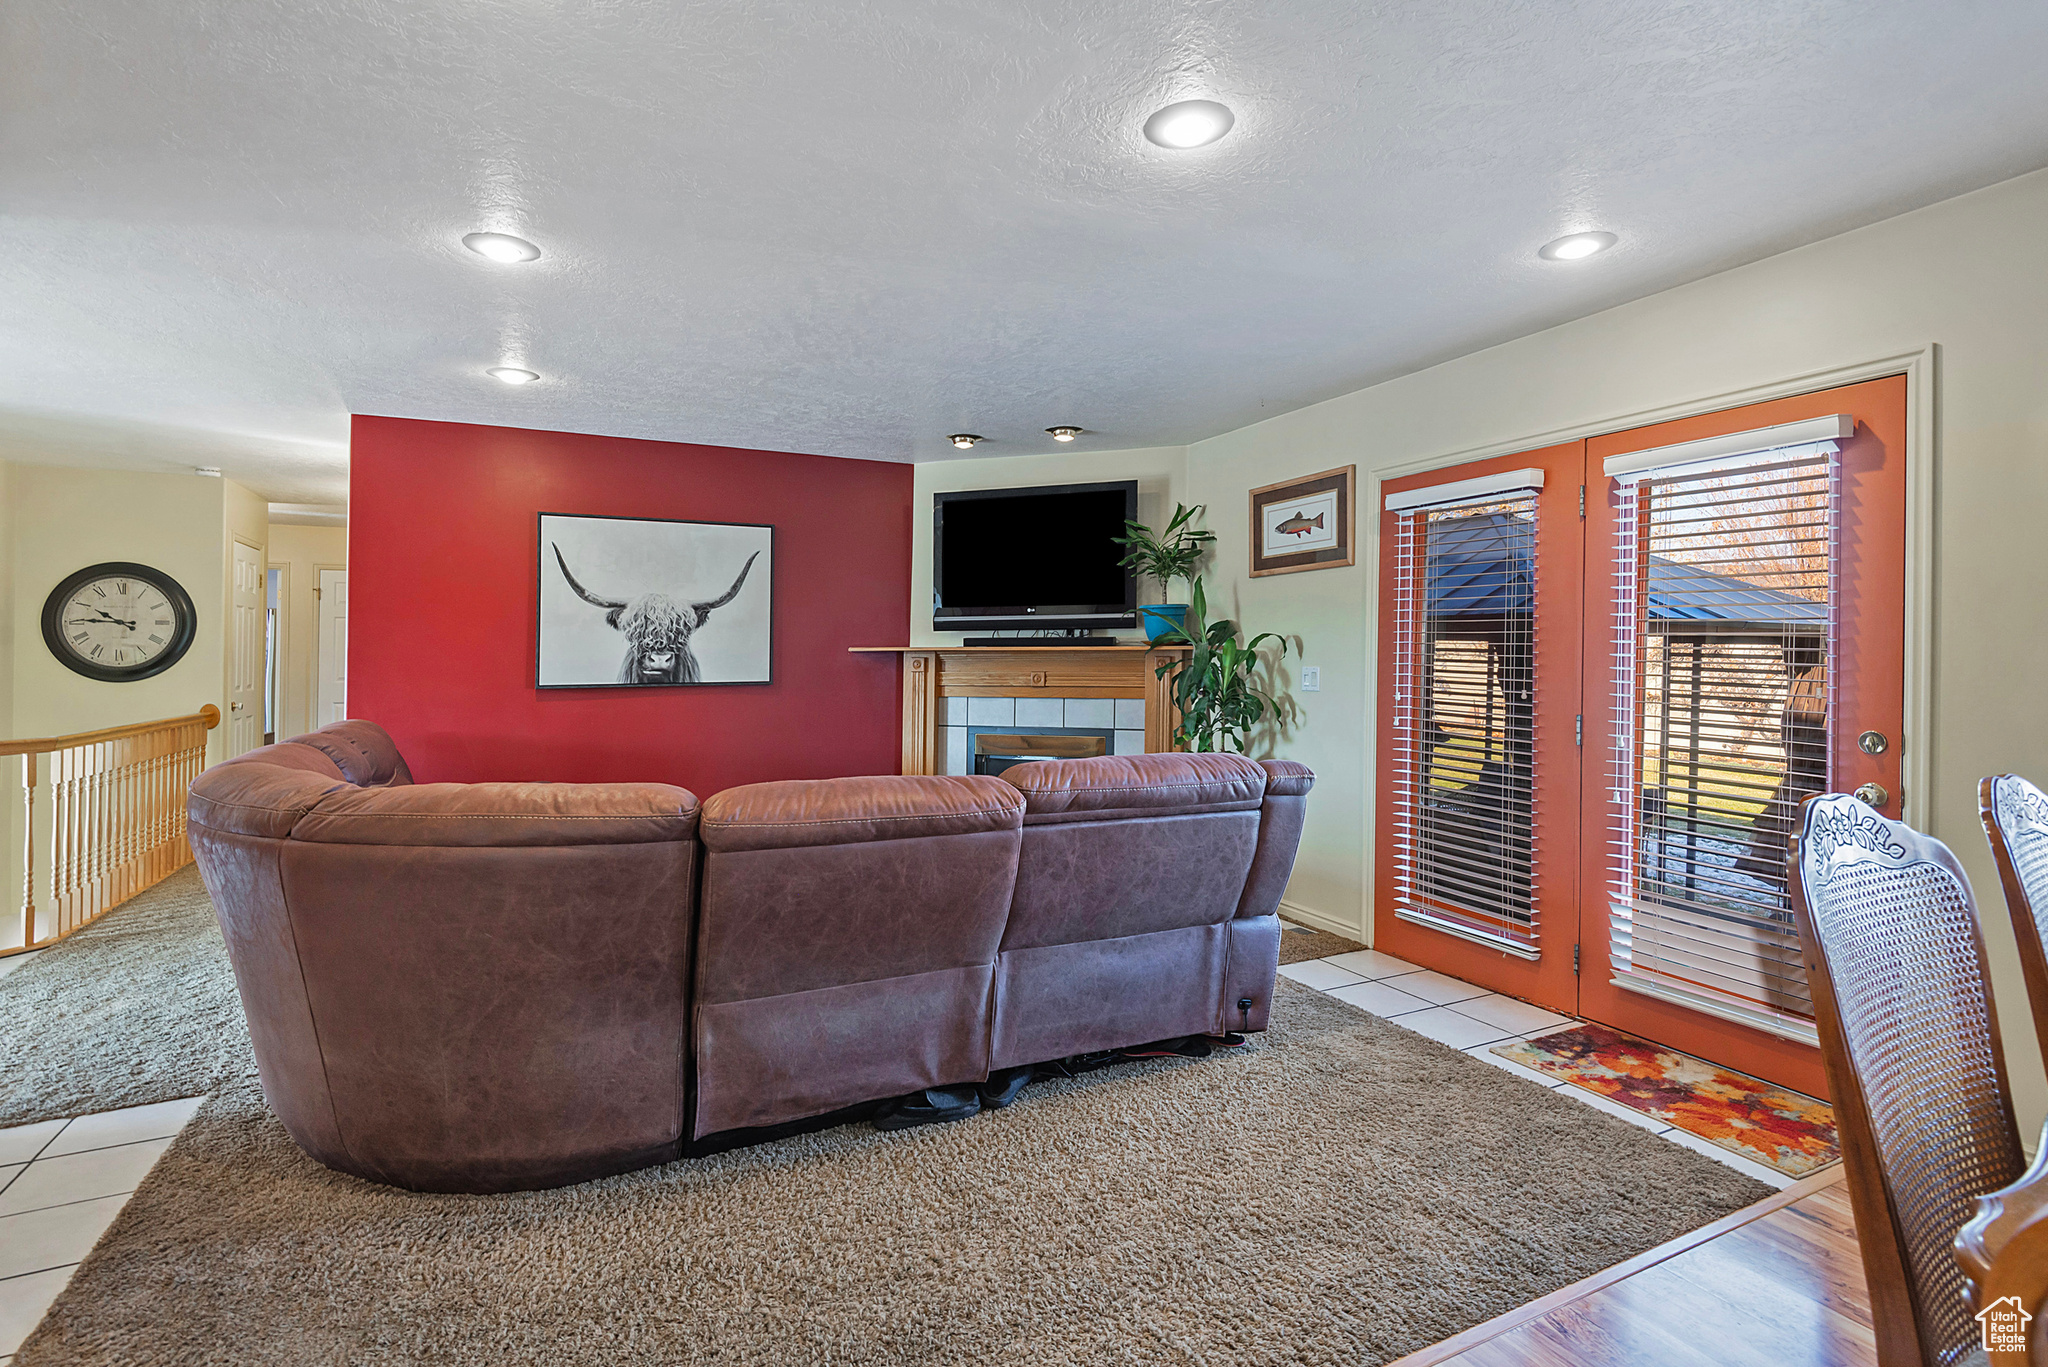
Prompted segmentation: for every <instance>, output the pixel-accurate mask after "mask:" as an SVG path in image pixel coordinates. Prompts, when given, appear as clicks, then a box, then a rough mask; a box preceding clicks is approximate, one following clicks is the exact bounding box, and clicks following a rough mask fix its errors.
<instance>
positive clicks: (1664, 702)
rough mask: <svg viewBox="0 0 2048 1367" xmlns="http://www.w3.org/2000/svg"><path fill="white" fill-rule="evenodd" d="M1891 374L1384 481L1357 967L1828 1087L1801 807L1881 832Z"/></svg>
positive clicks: (1894, 477) (1890, 769) (1891, 521)
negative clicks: (1375, 746)
mask: <svg viewBox="0 0 2048 1367" xmlns="http://www.w3.org/2000/svg"><path fill="white" fill-rule="evenodd" d="M1905 438H1906V386H1905V380H1904V378H1903V377H1892V378H1887V379H1882V380H1874V381H1869V382H1866V383H1862V384H1856V385H1849V386H1845V387H1842V388H1839V389H1833V390H1827V391H1822V392H1819V393H1814V394H1806V395H1801V396H1798V397H1795V398H1787V399H1777V400H1772V401H1770V402H1767V403H1761V404H1753V405H1747V406H1745V407H1742V408H1737V409H1729V410H1724V411H1722V412H1718V413H1713V414H1708V415H1704V416H1701V417H1695V418H1687V419H1683V420H1680V421H1676V422H1670V423H1663V424H1658V425H1656V426H1652V427H1644V428H1637V429H1634V430H1631V431H1624V432H1615V433H1610V434H1606V435H1603V436H1600V437H1596V438H1592V439H1590V440H1588V441H1585V442H1574V443H1568V444H1566V445H1563V446H1555V447H1549V448H1545V449H1542V450H1537V451H1530V452H1527V453H1524V454H1521V455H1517V456H1509V457H1502V458H1499V459H1493V460H1486V461H1477V462H1472V463H1470V464H1467V465H1461V466H1457V467H1453V468H1450V469H1442V470H1433V471H1430V472H1428V473H1426V474H1421V475H1411V476H1406V477H1403V478H1401V479H1398V480H1390V481H1387V482H1385V483H1384V484H1383V485H1382V490H1381V492H1382V494H1383V499H1382V510H1381V514H1380V517H1381V522H1380V582H1381V593H1380V603H1379V609H1380V680H1381V683H1380V697H1379V722H1378V735H1379V755H1380V763H1379V775H1378V779H1377V788H1378V792H1377V812H1378V817H1377V841H1376V851H1375V868H1374V945H1375V947H1376V948H1379V949H1381V950H1383V951H1385V952H1386V953H1389V954H1393V955H1395V956H1397V957H1399V958H1402V959H1406V960H1408V961H1410V962H1412V963H1417V964H1421V965H1423V966H1425V967H1428V968H1434V969H1437V970H1439V971H1441V972H1444V973H1449V974H1452V975H1455V976H1457V977H1460V978H1464V979H1466V980H1467V981H1469V982H1473V983H1476V984H1478V985H1480V986H1482V987H1487V988H1490V989H1492V990H1494V991H1498V992H1505V993H1508V994H1509V995H1512V996H1516V997H1521V998H1523V999H1525V1000H1528V1001H1532V1002H1535V1003H1537V1004H1538V1005H1541V1006H1546V1007H1550V1008H1552V1009H1554V1010H1559V1011H1564V1012H1569V1013H1572V1014H1575V1015H1581V1016H1585V1017H1587V1018H1590V1019H1593V1020H1598V1021H1601V1022H1604V1023H1606V1024H1609V1025H1613V1026H1615V1027H1617V1028H1619V1029H1622V1030H1626V1031H1629V1032H1630V1033H1632V1034H1637V1035H1641V1036H1643V1037H1645V1038H1647V1039H1651V1040H1654V1041H1656V1042H1658V1043H1660V1044H1665V1045H1668V1046H1670V1047H1672V1048H1676V1049H1681V1050H1684V1051H1686V1052H1688V1053H1693V1054H1698V1055H1700V1056H1701V1057H1704V1058H1707V1059H1710V1060H1712V1061H1714V1062H1716V1063H1721V1064H1724V1065H1726V1066H1729V1067H1733V1068H1737V1069H1740V1070H1742V1071H1744V1072H1749V1073H1753V1074H1756V1075H1758V1076H1761V1077H1764V1078H1768V1079H1769V1080H1771V1081H1774V1082H1778V1083H1781V1084H1783V1085H1787V1086H1792V1087H1795V1088H1798V1089H1799V1090H1801V1091H1804V1092H1808V1093H1812V1094H1814V1095H1824V1094H1825V1091H1824V1088H1825V1083H1824V1081H1823V1079H1822V1074H1821V1066H1820V1058H1819V1053H1818V1050H1817V1049H1816V1048H1815V1046H1814V1045H1813V1044H1812V1043H1811V1040H1812V1038H1813V1032H1812V1023H1811V1015H1812V1007H1811V1000H1810V998H1809V997H1808V995H1807V992H1806V984H1805V976H1804V970H1803V968H1802V967H1801V964H1800V956H1799V952H1798V947H1797V941H1796V938H1795V936H1794V933H1793V931H1792V925H1791V916H1790V912H1789V904H1788V902H1787V898H1786V890H1785V875H1784V852H1785V845H1786V842H1787V840H1788V838H1789V836H1790V833H1791V829H1792V826H1793V822H1794V820H1795V816H1794V814H1795V812H1796V810H1797V807H1798V804H1799V802H1800V801H1801V800H1803V799H1804V798H1805V797H1807V796H1811V795H1812V794H1813V793H1816V792H1823V791H1833V792H1853V791H1857V790H1859V789H1861V790H1862V793H1863V795H1864V796H1865V798H1866V800H1868V801H1872V802H1874V803H1875V805H1877V806H1878V807H1879V809H1880V810H1882V811H1884V812H1885V813H1886V814H1887V815H1891V816H1897V815H1898V812H1899V752H1900V742H1901V735H1900V732H1901V728H1902V725H1903V721H1904V679H1905V667H1904V665H1905V662H1904V653H1905V652H1904V637H1905V614H1904V600H1905V490H1906V480H1905Z"/></svg>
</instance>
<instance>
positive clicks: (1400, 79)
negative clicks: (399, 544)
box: [0, 0, 2048, 502]
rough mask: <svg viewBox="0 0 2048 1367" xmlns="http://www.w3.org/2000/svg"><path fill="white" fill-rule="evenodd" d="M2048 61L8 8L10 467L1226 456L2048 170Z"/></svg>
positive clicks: (832, 10)
mask: <svg viewBox="0 0 2048 1367" xmlns="http://www.w3.org/2000/svg"><path fill="white" fill-rule="evenodd" d="M2044 58H2048V5H2042V4H2040V3H2038V0H2013V2H2012V3H1961V2H1960V0H1945V3H1942V4H1929V3H1927V2H1926V0H1816V2H1813V3H1803V4H1799V5H1766V4H1758V3H1756V0H1698V2H1697V3H1668V2H1660V3H1631V2H1630V0H1602V2H1601V3H1593V4H1566V3H1538V2H1527V3H1518V2H1516V0H1456V2H1455V3H1453V2H1452V0H1434V3H1427V4H1424V3H1411V2H1408V0H1389V2H1388V3H1382V4H1375V5H1362V4H1359V3H1356V0H1269V3H1264V4H1259V5H1251V4H1233V5H1224V4H1214V3H1188V2H1187V0H1179V2H1178V3H1155V2H1152V0H1143V2H1129V3H1121V4H1105V3H1102V0H1087V2H1086V3H1021V2H1020V0H988V2H987V3H937V2H935V0H924V2H923V3H913V2H912V0H864V2H859V0H841V2H840V3H829V4H827V3H818V0H798V2H797V3H753V4H745V5H741V4H734V3H716V4H706V3H677V2H674V0H647V3H625V2H623V0H609V2H586V3H574V2H572V0H560V2H554V0H462V3H415V4H399V3H376V2H375V0H356V2H355V3H336V2H335V0H298V2H297V3H292V4H278V3H275V0H241V2H239V3H236V2H231V0H189V2H188V3H179V4H171V3H163V2H162V0H159V2H158V3H153V4H151V3H140V2H139V0H8V3H7V4H5V5H4V6H0V456H11V457H14V458H17V459H40V460H66V461H80V462H97V463H106V464H131V465H142V466H147V465H150V464H151V463H153V462H154V463H156V464H158V465H163V464H176V463H180V462H184V461H186V460H188V459H189V460H191V462H192V463H195V464H207V465H219V466H221V467H223V468H224V469H225V470H226V471H227V473H228V474H229V475H231V476H234V477H238V478H242V479H244V480H246V481H248V482H249V483H251V484H252V485H254V486H255V487H257V488H258V489H259V490H261V491H262V492H264V493H266V494H267V495H269V496H270V497H272V498H274V499H280V500H286V501H301V502H319V501H327V500H333V499H337V498H339V497H341V496H342V494H343V491H344V489H345V478H346V475H345V471H346V441H347V430H348V429H347V416H346V415H347V414H348V413H350V412H358V413H382V414H397V415H403V416H411V417H425V418H444V419H455V420H461V421H467V422H484V423H505V424H513V425H518V426H529V427H546V428H562V429H570V430H577V431H593V432H607V433H616V434H621V435H627V436H641V437H660V438H670V439H679V440H689V441H701V442H714V443H723V444H729V445H735V446H747V447H762V448H773V449H780V450H796V451H814V452H822V453H826V454H831V455H843V456H866V457H878V458H882V459H894V460H902V459H937V458H943V457H944V456H946V455H948V454H950V453H951V448H950V447H947V446H946V445H945V444H944V442H943V440H942V438H943V437H944V435H945V434H946V433H948V432H952V431H957V430H961V429H966V430H969V431H975V432H980V433H983V434H985V435H987V436H989V437H990V438H992V439H993V440H992V442H991V444H989V445H987V446H984V447H982V448H979V449H978V450H976V452H975V453H974V454H975V455H977V456H984V455H1000V454H1005V453H1021V452H1027V451H1037V450H1043V449H1047V446H1048V443H1047V441H1046V439H1045V438H1044V437H1043V436H1042V435H1041V434H1040V429H1042V428H1044V427H1046V426H1048V425H1050V424H1053V423H1062V422H1072V423H1078V424H1080V425H1081V426H1083V427H1085V428H1087V429H1088V430H1089V433H1090V435H1089V436H1087V437H1085V438H1083V441H1084V442H1087V443H1090V444H1094V445H1098V446H1102V447H1123V446H1146V445H1159V444H1179V443H1184V442H1188V441H1191V440H1195V439H1198V438H1201V437H1205V436H1209V435H1213V434H1214V433H1217V432H1220V431H1226V430H1228V429H1230V428H1232V427H1236V426H1240V425H1242V424H1244V423H1247V422H1252V421H1256V420H1258V419H1259V418H1260V417H1263V416H1271V415H1273V414H1275V413H1277V412H1280V411H1282V410H1284V409H1287V408H1290V407H1295V406H1298V405H1301V404H1303V403H1307V402H1312V401H1314V400H1317V399H1321V398H1325V397H1328V396H1330V395H1332V394H1337V393H1341V392H1344V391H1346V390H1349V389H1353V388H1356V387H1358V386H1360V385H1363V384H1367V383H1370V382H1373V381H1375V380H1379V379H1383V378H1386V377H1389V376H1391V375H1394V374H1398V373H1401V372H1404V371H1408V370H1412V369H1415V368H1417V367H1419V366H1422V365H1426V364H1429V363H1431V362H1434V361H1436V360H1440V359H1443V358H1446V357H1449V356H1452V355H1455V354H1458V353H1461V352H1465V351H1469V350H1472V349H1474V348H1477V347H1480V346H1484V345H1488V344H1490V343H1493V342H1497V341H1500V340H1504V339H1506V338H1509V337H1512V336H1516V335H1519V334H1522V333H1526V332H1529V331H1532V330H1535V329H1538V328H1541V327H1545V326H1548V325H1551V324H1554V323H1557V322H1560V321H1563V320H1565V319H1568V318H1572V317H1577V316H1580V315H1583V314H1586V313H1590V312H1593V311H1595V310H1598V309H1601V308H1605V307H1608V306H1610V305H1612V304H1615V303H1618V302H1621V301H1623V300H1626V299H1629V298H1633V297H1637V296H1640V295H1643V294H1647V293H1651V292H1654V291H1656V290H1659V289H1664V288H1667V287H1669V286H1671V285H1673V284H1676V283H1678V282H1681V281H1684V280H1687V279H1691V278H1695V277H1697V276H1700V275H1703V274H1707V273H1710V272H1712V271H1715V270H1719V269H1723V268H1726V267H1728V266H1731V265H1734V264H1737V263H1740V262H1742V261H1746V260H1752V259H1755V258H1757V257H1761V256H1764V255H1768V254H1770V253H1773V252H1777V251H1781V250H1783V249H1785V248H1787V247H1790V246H1793V245H1796V244H1798V243H1801V242H1806V241H1811V240H1814V239H1816V238H1820V237H1824V236H1827V235H1830V234H1833V233H1836V232H1840V231H1842V230H1844V229H1847V228H1850V227H1854V226H1856V225H1859V224H1862V223H1866V222H1871V221H1874V220H1876V219H1879V218H1883V217H1887V216H1889V215H1891V214H1894V213H1898V212H1900V211H1902V210H1905V209H1908V208H1912V207H1915V206H1918V205H1921V204H1925V203H1930V202H1933V201H1935V200H1938V199H1942V198H1945V197H1948V196H1950V195H1953V194H1956V193H1958V192H1961V191H1964V190H1968V189H1971V188H1974V187H1977V186H1980V185H1985V184H1989V183H1991V182H1994V181H1997V180H2001V179H2004V178H2006V177H2009V176H2012V175H2015V174H2018V173H2020V172H2023V171H2027V170H2031V169H2033V168H2035V167H2038V166H2041V165H2043V164H2048V100H2043V99H2042V98H2041V78H2040V72H2041V70H2042V67H2043V59H2044ZM1197 95H1199V96H1204V97H1211V98H1216V99H1220V100H1222V101H1224V102H1226V103H1227V104H1229V105H1230V106H1231V107H1232V108H1233V109H1234V110H1235V111H1236V113H1237V126H1236V128H1235V130H1234V131H1233V132H1232V133H1231V135H1230V136H1229V137H1228V138H1226V139H1225V140H1224V141H1223V142H1221V143H1219V144H1217V145H1215V146H1213V147H1210V148H1205V149H1201V150H1197V151H1193V152H1168V151H1164V150H1161V149H1158V148H1155V147H1152V146H1151V145H1150V144H1148V143H1146V142H1144V141H1143V139H1142V138H1141V137H1140V136H1139V132H1138V129H1139V126H1140V124H1141V123H1142V122H1143V120H1144V118H1145V116H1146V115H1147V114H1149V113H1150V112H1151V111H1152V110H1153V109H1155V108H1156V107H1158V106H1159V105H1161V104H1163V103H1166V102H1167V101H1169V100H1171V99H1175V98H1184V97H1189V96H1197ZM1589 227H1599V228H1604V229H1608V230H1610V231H1613V232H1617V233H1619V234H1620V235H1621V239H1622V241H1621V245H1620V246H1619V247H1618V248H1616V249H1615V250H1613V251H1611V252H1609V253H1607V254H1606V255H1604V256H1601V257H1596V258H1594V259H1593V260H1591V261H1588V262H1583V263H1577V264H1559V263H1548V262H1541V261H1538V260H1537V259H1536V258H1535V255H1534V253H1535V249H1536V247H1537V246H1539V245H1540V244H1541V243H1543V242H1544V241H1546V240H1548V239H1550V238H1552V237H1555V236H1557V235H1558V234H1560V233H1563V232H1566V231H1569V230H1573V229H1580V228H1589ZM475 229H496V230H500V231H505V232H512V233H516V234H519V235H521V236H525V237H529V238H531V239H533V240H534V241H536V242H538V243H539V244H541V246H542V247H543V248H544V249H545V251H546V253H547V255H546V257H545V258H544V259H543V260H541V261H540V262H538V263H535V264H532V265H528V266H522V267H504V266H496V265H492V264H490V263H488V262H486V261H483V260H481V259H479V258H476V257H474V256H471V255H469V254H468V253H466V252H464V251H463V250H462V249H461V248H460V247H459V246H458V245H457V239H458V238H459V237H460V236H461V235H462V234H463V233H465V232H469V231H472V230H475ZM501 361H502V362H509V363H512V364H517V365H524V366H529V367H531V368H532V369H534V370H538V371H540V372H541V373H542V374H543V375H544V376H545V377H546V380H545V382H544V383H541V384H536V385H530V386H527V387H525V388H523V389H514V388H510V387H507V386H504V385H500V384H498V383H496V382H495V381H492V380H489V379H487V378H484V377H483V376H482V374H481V371H482V368H483V367H484V366H486V365H493V364H497V363H500V362H501Z"/></svg>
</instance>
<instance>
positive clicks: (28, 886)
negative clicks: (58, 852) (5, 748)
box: [21, 751, 39, 948]
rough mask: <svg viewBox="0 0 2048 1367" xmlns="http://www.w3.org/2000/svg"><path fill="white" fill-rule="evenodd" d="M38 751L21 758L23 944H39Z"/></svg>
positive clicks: (24, 945)
mask: <svg viewBox="0 0 2048 1367" xmlns="http://www.w3.org/2000/svg"><path fill="white" fill-rule="evenodd" d="M38 758H39V756H37V755H36V753H35V752H34V751H30V752H29V753H28V754H26V755H23V756H22V757H21V794H22V797H23V799H24V801H25V804H26V807H27V810H26V811H24V812H23V813H22V818H23V819H22V836H21V870H22V872H21V943H22V946H23V948H26V947H28V946H29V945H32V944H34V943H35V942H36V767H37V766H36V761H37V759H38Z"/></svg>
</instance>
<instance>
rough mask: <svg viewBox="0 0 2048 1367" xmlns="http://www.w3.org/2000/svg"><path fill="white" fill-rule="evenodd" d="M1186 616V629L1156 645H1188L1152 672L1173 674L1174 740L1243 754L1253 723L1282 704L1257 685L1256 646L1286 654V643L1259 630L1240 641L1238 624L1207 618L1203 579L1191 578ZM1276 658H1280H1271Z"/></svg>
mask: <svg viewBox="0 0 2048 1367" xmlns="http://www.w3.org/2000/svg"><path fill="white" fill-rule="evenodd" d="M1188 587H1189V594H1188V620H1187V628H1186V630H1184V631H1176V632H1172V633H1170V634H1168V635H1166V636H1163V637H1161V638H1160V640H1159V641H1158V644H1159V645H1164V646H1174V645H1181V646H1187V647H1189V650H1188V653H1187V656H1186V658H1185V659H1178V660H1169V661H1167V662H1166V663H1165V664H1162V665H1160V666H1158V668H1157V669H1156V670H1154V673H1155V674H1156V675H1157V676H1158V677H1160V678H1162V679H1164V678H1168V677H1169V676H1170V677H1171V680H1172V688H1173V700H1174V702H1175V703H1176V704H1178V705H1179V707H1180V726H1179V727H1178V728H1177V729H1176V730H1175V731H1174V733H1173V738H1174V740H1175V742H1176V743H1178V744H1180V745H1183V746H1185V747H1186V748H1188V749H1190V750H1234V751H1236V752H1237V753H1238V754H1243V753H1244V748H1245V743H1246V740H1247V739H1248V737H1249V736H1250V734H1251V730H1252V728H1253V727H1255V726H1257V725H1258V724H1259V723H1260V722H1261V721H1263V720H1264V719H1265V717H1266V714H1267V713H1268V712H1271V713H1273V714H1274V715H1275V716H1278V715H1279V714H1280V713H1281V710H1282V706H1283V705H1282V704H1281V703H1280V702H1279V701H1277V700H1276V699H1274V698H1273V696H1272V695H1271V694H1269V693H1267V692H1266V691H1265V690H1263V689H1261V688H1260V687H1259V686H1258V683H1257V682H1256V680H1255V679H1254V677H1253V676H1254V673H1255V671H1256V670H1257V669H1258V667H1259V647H1260V646H1261V645H1262V644H1264V643H1265V642H1267V641H1271V642H1273V643H1275V645H1276V646H1278V648H1279V654H1280V655H1285V654H1286V653H1287V642H1286V640H1285V639H1284V638H1282V637H1281V636H1279V635H1277V634H1276V633H1274V632H1270V631H1262V632H1260V633H1259V634H1258V635H1256V636H1254V637H1252V638H1251V639H1250V640H1249V641H1245V642H1243V643H1239V641H1238V639H1237V624H1236V623H1235V622H1232V621H1230V620H1229V619H1228V618H1223V619H1220V620H1218V621H1214V622H1211V621H1208V620H1207V619H1208V616H1209V603H1208V597H1207V595H1206V594H1205V593H1204V592H1203V590H1202V581H1201V579H1200V578H1199V577H1196V578H1194V579H1192V580H1190V581H1189V585H1188ZM1274 658H1276V659H1277V658H1279V656H1275V657H1274Z"/></svg>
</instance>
